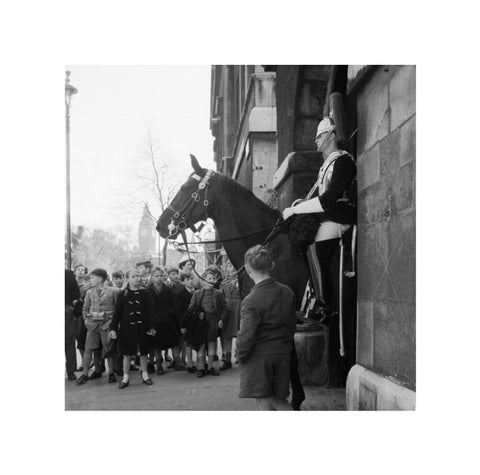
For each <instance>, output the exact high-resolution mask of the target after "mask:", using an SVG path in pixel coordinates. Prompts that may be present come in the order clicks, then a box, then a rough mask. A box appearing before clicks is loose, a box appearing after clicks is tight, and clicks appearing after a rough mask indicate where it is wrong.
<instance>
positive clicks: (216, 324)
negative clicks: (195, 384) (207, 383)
mask: <svg viewBox="0 0 480 475" xmlns="http://www.w3.org/2000/svg"><path fill="white" fill-rule="evenodd" d="M202 278H203V279H204V281H203V284H202V285H203V289H201V290H196V291H195V293H194V294H193V296H192V300H191V302H190V305H189V308H188V310H187V315H186V316H189V315H191V313H192V310H193V309H197V310H201V311H198V312H195V313H196V315H195V316H194V317H195V318H194V319H195V320H196V322H192V321H188V320H189V319H188V318H187V321H186V322H185V323H184V325H185V328H187V331H186V332H185V334H186V335H187V344H189V345H190V346H191V347H193V348H194V349H195V350H197V351H198V360H199V371H198V374H197V378H203V377H204V376H206V375H207V374H210V375H212V376H218V375H219V374H220V373H219V372H218V371H216V370H215V368H214V367H213V362H214V356H215V347H216V344H217V337H218V329H219V328H222V326H223V319H224V318H225V311H226V307H227V304H226V302H225V298H224V296H223V294H222V292H220V290H217V289H214V288H213V286H214V285H215V283H216V276H215V275H214V273H213V272H212V271H205V272H204V273H203V275H202ZM188 330H191V331H188ZM198 333H200V334H198ZM207 348H208V371H207V370H205V349H207Z"/></svg>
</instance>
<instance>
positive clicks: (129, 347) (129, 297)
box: [110, 269, 155, 389]
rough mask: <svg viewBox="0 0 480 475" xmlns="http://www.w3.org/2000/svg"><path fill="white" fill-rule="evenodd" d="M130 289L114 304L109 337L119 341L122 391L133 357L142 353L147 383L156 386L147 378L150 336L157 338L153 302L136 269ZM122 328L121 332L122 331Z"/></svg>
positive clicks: (131, 272) (129, 273)
mask: <svg viewBox="0 0 480 475" xmlns="http://www.w3.org/2000/svg"><path fill="white" fill-rule="evenodd" d="M126 278H127V282H128V284H127V287H126V288H125V289H124V290H123V291H122V292H120V294H119V295H118V298H117V302H116V305H115V312H114V314H113V319H112V323H111V324H110V338H112V339H115V338H117V332H118V340H119V346H120V351H121V352H122V354H123V379H122V381H121V382H120V384H119V386H118V387H119V388H120V389H123V388H126V387H127V386H128V385H129V371H130V358H131V357H132V356H135V355H136V354H137V352H139V353H140V367H141V370H142V381H143V383H144V384H147V385H151V384H153V382H152V380H151V379H150V378H149V377H148V368H147V366H148V357H147V355H148V350H149V348H148V347H149V346H150V341H149V336H154V335H155V328H154V325H155V323H154V318H153V302H152V297H151V294H150V292H149V290H147V289H142V288H141V287H140V274H139V272H138V271H137V270H136V269H130V270H128V271H127V273H126ZM119 326H120V329H119Z"/></svg>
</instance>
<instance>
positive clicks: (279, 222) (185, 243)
mask: <svg viewBox="0 0 480 475" xmlns="http://www.w3.org/2000/svg"><path fill="white" fill-rule="evenodd" d="M282 224H283V218H282V217H280V218H278V220H277V222H276V223H275V224H274V225H273V226H269V227H268V228H265V229H262V230H260V231H256V232H254V233H250V234H247V235H245V236H240V237H236V238H230V239H224V240H217V241H200V242H188V241H187V235H186V234H185V231H181V235H182V238H183V243H176V246H175V249H176V250H177V251H179V252H185V253H187V256H188V258H189V259H192V257H191V256H190V250H189V249H188V245H189V244H213V243H215V244H217V243H222V242H230V241H238V240H240V239H243V238H245V237H249V236H255V235H256V234H260V233H262V232H265V231H269V230H272V231H271V233H270V234H269V235H268V236H267V237H266V238H265V241H263V244H262V245H263V246H265V245H267V244H269V243H270V242H271V241H272V240H273V239H274V238H275V237H276V236H277V234H278V228H279V227H280V226H281V225H282ZM275 231H277V232H275ZM178 246H185V250H183V249H179V248H178ZM244 271H245V264H244V265H243V266H242V267H240V269H238V271H236V272H235V273H234V274H233V275H231V276H230V277H227V278H226V279H224V280H223V282H226V283H229V282H233V281H234V280H235V279H237V278H238V276H239V275H240V274H241V273H242V272H244ZM193 272H195V274H196V276H197V277H198V278H199V279H201V280H203V281H204V282H208V281H207V280H206V279H204V278H203V277H202V276H201V275H200V274H199V273H198V272H197V270H196V269H195V267H194V268H193Z"/></svg>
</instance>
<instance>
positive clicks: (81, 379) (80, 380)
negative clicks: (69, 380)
mask: <svg viewBox="0 0 480 475" xmlns="http://www.w3.org/2000/svg"><path fill="white" fill-rule="evenodd" d="M87 381H88V376H85V375H84V374H82V375H81V376H80V377H79V378H78V379H77V382H76V383H75V384H76V385H77V386H81V385H82V384H85V383H86V382H87Z"/></svg>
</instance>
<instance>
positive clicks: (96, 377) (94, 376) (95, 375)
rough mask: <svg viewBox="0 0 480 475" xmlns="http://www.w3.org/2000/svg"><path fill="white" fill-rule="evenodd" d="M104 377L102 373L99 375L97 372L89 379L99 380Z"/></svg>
mask: <svg viewBox="0 0 480 475" xmlns="http://www.w3.org/2000/svg"><path fill="white" fill-rule="evenodd" d="M101 377H102V373H97V372H96V371H94V372H93V373H92V374H91V375H90V376H89V377H88V379H98V378H101Z"/></svg>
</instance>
